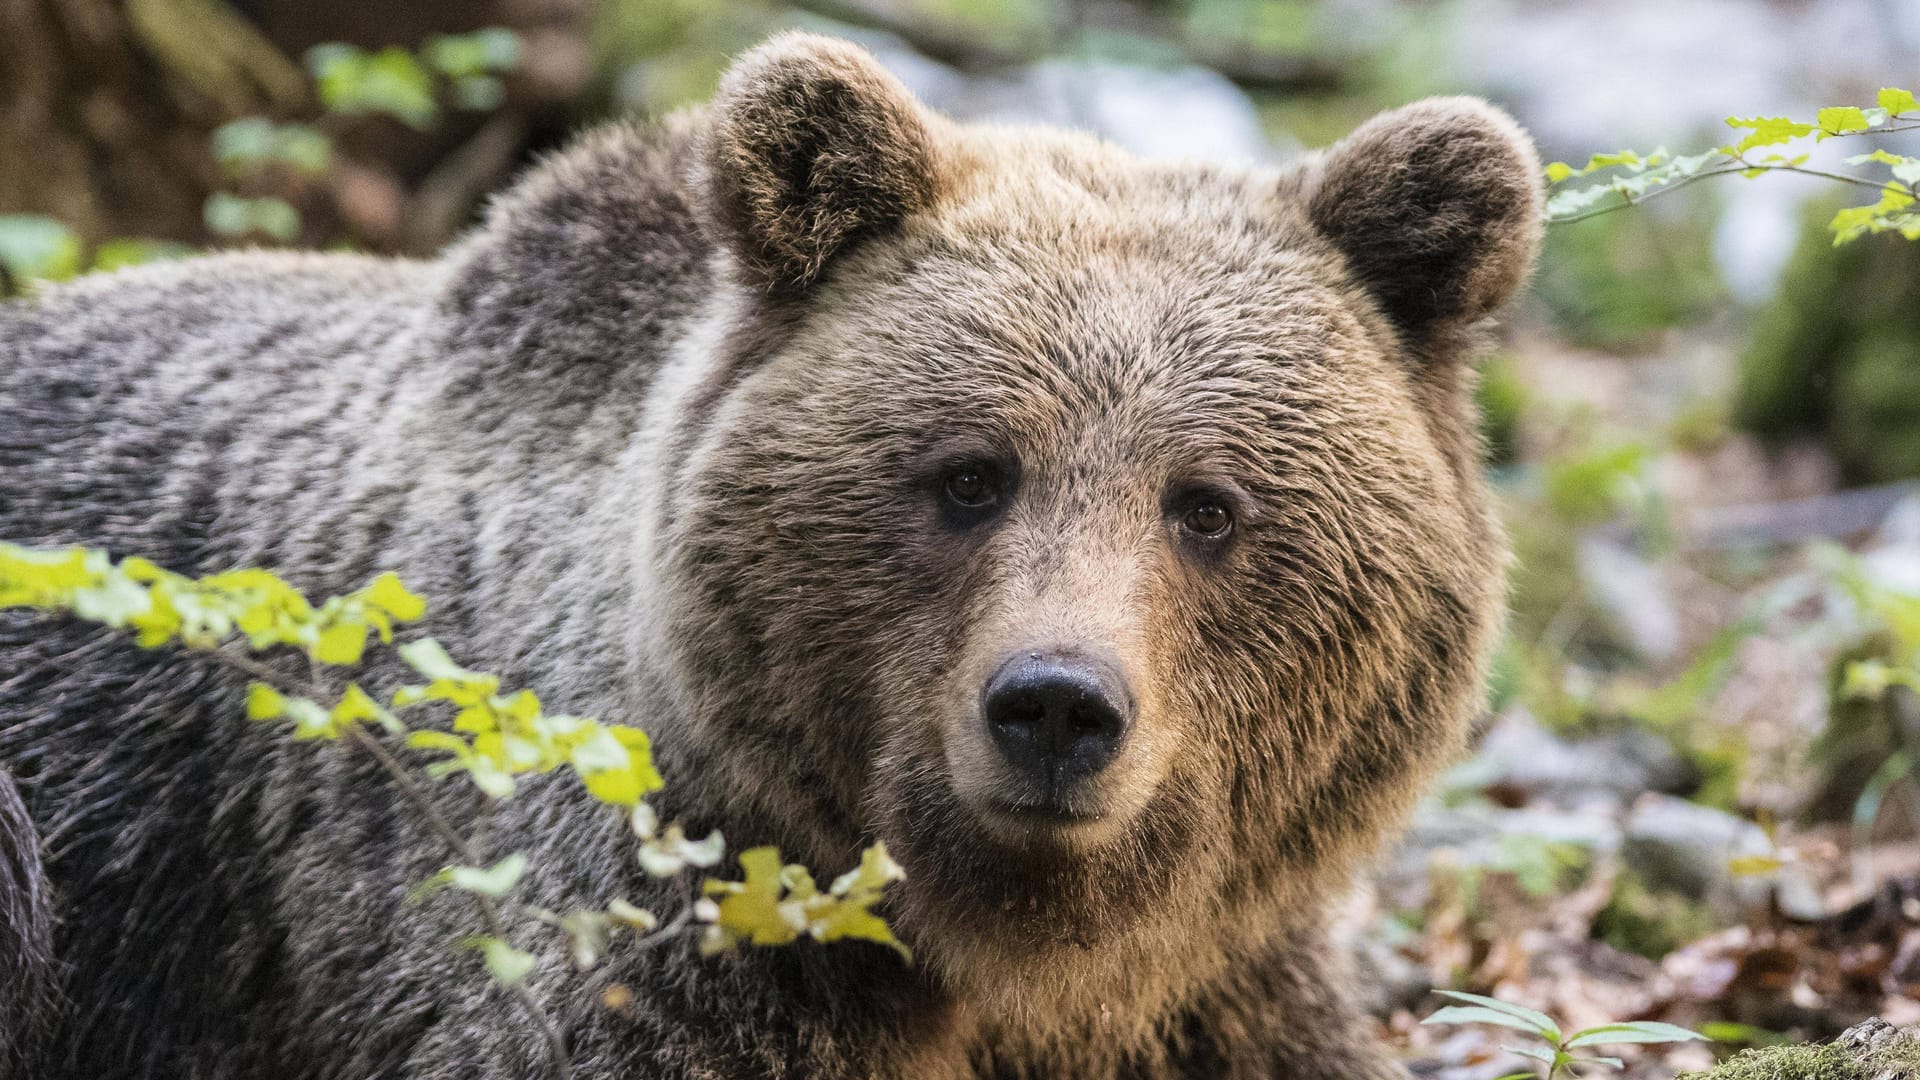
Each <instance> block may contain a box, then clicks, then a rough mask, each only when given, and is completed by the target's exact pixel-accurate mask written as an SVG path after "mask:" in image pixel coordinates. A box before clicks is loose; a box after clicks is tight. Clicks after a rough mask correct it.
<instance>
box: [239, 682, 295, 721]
mask: <svg viewBox="0 0 1920 1080" xmlns="http://www.w3.org/2000/svg"><path fill="white" fill-rule="evenodd" d="M286 712H287V699H286V698H284V697H282V696H280V691H278V690H275V689H274V688H273V687H271V686H268V685H267V684H266V683H262V682H257V683H252V684H249V685H248V687H247V719H249V720H273V719H276V718H278V717H281V716H285V715H286Z"/></svg>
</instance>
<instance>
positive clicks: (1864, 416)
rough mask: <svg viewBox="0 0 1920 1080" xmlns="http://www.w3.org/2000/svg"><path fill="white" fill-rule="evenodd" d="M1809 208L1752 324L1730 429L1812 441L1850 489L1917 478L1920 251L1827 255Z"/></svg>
mask: <svg viewBox="0 0 1920 1080" xmlns="http://www.w3.org/2000/svg"><path fill="white" fill-rule="evenodd" d="M1832 210H1833V207H1832V205H1831V204H1822V205H1820V206H1816V207H1815V208H1814V209H1813V210H1812V211H1811V212H1810V213H1809V214H1808V217H1807V221H1806V224H1805V231H1804V233H1803V235H1802V237H1801V240H1800V246H1799V247H1798V249H1796V251H1795V254H1794V257H1793V261H1792V262H1790V263H1789V264H1788V267H1787V270H1786V273H1785V275H1784V276H1783V278H1782V280H1781V283H1780V288H1779V292H1778V295H1777V298H1776V299H1775V300H1774V301H1773V302H1772V303H1771V304H1769V305H1768V306H1767V307H1765V308H1763V309H1762V310H1761V311H1760V312H1759V313H1758V314H1757V315H1756V316H1755V318H1754V324H1753V332H1752V335H1751V337H1750V338H1749V341H1748V344H1747V347H1746V349H1745V351H1744V352H1743V353H1742V355H1741V359H1740V374H1739V383H1738V386H1737V388H1736V392H1735V397H1734V408H1733V420H1734V423H1735V424H1736V425H1737V426H1739V427H1740V428H1742V429H1744V430H1747V431H1751V432H1753V433H1754V434H1756V435H1760V436H1762V437H1763V438H1767V439H1770V440H1783V439H1788V438H1793V437H1813V438H1816V439H1820V440H1822V441H1823V442H1825V444H1826V445H1827V446H1828V447H1829V448H1830V449H1831V450H1832V451H1833V454H1834V457H1835V459H1836V460H1837V461H1838V462H1839V464H1840V468H1841V472H1842V473H1843V474H1844V475H1845V476H1846V478H1847V479H1848V480H1850V481H1852V482H1855V483H1881V482H1886V481H1892V480H1899V479H1904V478H1906V477H1911V476H1920V366H1916V365H1915V364H1914V362H1913V358H1914V356H1915V355H1916V354H1920V308H1917V307H1916V306H1915V305H1914V304H1913V303H1912V293H1913V287H1914V283H1915V281H1920V244H1912V243H1905V242H1902V241H1899V240H1895V239H1890V238H1886V237H1868V238H1865V239H1862V240H1858V241H1855V242H1853V243H1851V244H1847V245H1845V246H1843V247H1840V248H1835V247H1833V244H1832V238H1831V234H1830V233H1829V232H1828V231H1827V228H1826V222H1827V219H1828V218H1829V217H1831V216H1832Z"/></svg>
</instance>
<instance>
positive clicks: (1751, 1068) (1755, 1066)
mask: <svg viewBox="0 0 1920 1080" xmlns="http://www.w3.org/2000/svg"><path fill="white" fill-rule="evenodd" d="M1915 1076H1920V1039H1915V1038H1914V1037H1913V1036H1912V1035H1911V1034H1907V1033H1902V1032H1899V1031H1896V1030H1895V1029H1894V1028H1892V1027H1890V1026H1889V1025H1887V1024H1886V1023H1884V1022H1882V1021H1878V1020H1871V1021H1868V1022H1867V1023H1865V1024H1862V1025H1860V1026H1859V1027H1857V1028H1854V1029H1853V1030H1851V1031H1849V1032H1847V1034H1845V1035H1842V1036H1841V1037H1840V1038H1839V1040H1838V1041H1836V1042H1832V1043H1826V1044H1823V1045H1818V1046H1774V1047H1767V1048H1765V1049H1760V1050H1747V1051H1743V1052H1742V1053H1740V1054H1738V1055H1736V1056H1734V1057H1732V1058H1729V1059H1727V1060H1726V1061H1723V1062H1721V1063H1720V1064H1718V1065H1716V1066H1714V1067H1713V1068H1712V1069H1709V1070H1707V1071H1706V1072H1695V1073H1686V1074H1683V1075H1682V1076H1681V1078H1680V1080H1911V1078H1912V1077H1915Z"/></svg>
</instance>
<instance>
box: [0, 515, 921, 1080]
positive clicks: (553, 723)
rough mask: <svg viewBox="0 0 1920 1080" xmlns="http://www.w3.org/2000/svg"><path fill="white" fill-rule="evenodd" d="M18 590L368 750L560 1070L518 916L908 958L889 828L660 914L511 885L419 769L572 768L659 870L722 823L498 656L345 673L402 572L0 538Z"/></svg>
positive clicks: (410, 617)
mask: <svg viewBox="0 0 1920 1080" xmlns="http://www.w3.org/2000/svg"><path fill="white" fill-rule="evenodd" d="M10 607H11V608H32V609H37V610H41V611H51V612H61V613H65V614H68V615H72V616H74V617H77V618H80V619H84V620H87V621H89V622H95V623H99V624H101V625H104V626H109V627H113V628H116V629H119V630H124V631H128V632H130V633H132V634H133V635H134V641H135V643H136V644H137V645H138V646H140V647H141V648H146V649H159V648H168V647H172V648H180V649H186V650H191V651H194V652H198V653H202V654H206V655H209V656H212V657H214V658H215V659H217V660H219V661H220V662H222V663H224V664H225V665H227V666H228V667H230V668H233V669H234V670H237V671H239V672H242V673H244V674H246V675H247V676H249V677H250V678H251V679H252V680H253V681H252V683H251V684H250V685H249V687H248V692H247V698H246V714H247V717H248V718H249V719H251V720H254V721H256V722H277V723H282V724H285V725H287V726H288V728H289V730H290V733H291V735H292V737H293V738H294V739H296V740H299V741H313V740H330V741H342V742H346V743H349V744H351V745H353V746H354V747H356V748H357V749H360V750H362V751H364V752H365V753H366V754H368V755H369V756H371V757H372V758H373V759H374V760H375V761H376V762H377V763H378V764H379V766H380V767H381V769H382V770H383V771H384V772H385V773H386V774H387V775H388V777H389V778H391V779H392V781H393V783H394V784H395V786H396V787H397V788H398V790H399V791H400V793H401V794H402V796H403V797H404V798H405V799H406V800H407V802H408V803H409V804H410V805H411V806H412V808H413V809H414V811H415V812H416V813H418V814H419V816H420V819H421V821H422V822H423V823H424V824H426V825H427V826H428V827H429V829H430V830H431V832H432V833H433V834H434V835H435V836H437V837H438V838H439V840H440V841H441V842H442V845H443V846H444V848H445V849H446V852H447V856H448V858H449V862H448V865H447V866H446V867H445V868H444V869H442V870H441V871H440V872H439V873H437V874H435V875H433V876H432V877H431V878H429V879H428V880H426V881H424V882H421V883H420V884H419V885H418V886H416V888H415V889H414V895H415V896H416V897H424V896H426V895H428V894H431V893H433V892H437V891H439V890H442V889H448V890H453V891H456V892H459V893H463V894H465V895H466V896H467V897H468V898H469V899H470V900H471V902H472V903H473V905H474V908H475V910H476V912H477V914H478V916H479V922H480V930H479V932H477V933H475V934H473V935H471V936H470V937H468V938H467V939H466V940H465V942H464V943H463V944H464V945H465V947H467V948H469V949H472V950H473V951H475V952H476V953H478V954H479V955H480V957H481V959H482V961H483V963H484V965H485V967H486V969H487V971H488V972H489V973H490V974H491V975H492V977H493V979H494V981H495V982H497V983H499V984H500V985H501V986H503V987H506V988H507V989H508V990H509V991H510V992H511V993H513V994H514V995H515V997H516V998H517V999H518V1001H519V1002H520V1004H521V1006H522V1008H523V1009H524V1011H525V1012H526V1013H527V1015H528V1017H529V1018H530V1020H532V1022H533V1023H534V1024H535V1026H536V1027H537V1028H538V1029H539V1031H540V1032H541V1034H542V1036H543V1037H544V1038H545V1040H546V1042H547V1044H548V1046H549V1047H550V1049H551V1051H552V1058H553V1067H554V1073H555V1075H557V1076H561V1077H565V1076H567V1075H569V1073H570V1063H569V1059H568V1056H567V1048H566V1044H565V1040H564V1037H563V1036H562V1035H561V1033H560V1031H559V1029H558V1028H557V1027H556V1026H555V1024H554V1023H553V1021H552V1019H551V1018H550V1017H548V1016H547V1015H546V1013H545V1012H544V1010H543V1009H542V1008H541V1007H540V1005H539V1003H538V1002H537V1001H536V999H535V998H534V997H533V995H532V994H531V993H530V992H529V991H528V989H527V987H526V979H527V976H528V975H529V974H530V973H531V972H532V971H533V970H534V969H535V968H536V966H537V965H538V963H539V961H538V958H537V957H536V956H535V954H534V953H533V952H532V951H530V950H528V949H525V948H522V947H521V945H518V944H515V940H516V937H519V938H522V939H524V936H525V935H524V933H519V932H518V931H519V930H523V929H524V927H525V925H526V924H529V923H531V924H536V925H543V926H547V927H550V928H553V929H557V930H559V931H560V932H561V933H562V934H564V935H565V936H566V938H567V940H568V952H569V955H570V956H571V957H572V958H573V960H574V962H575V964H576V965H577V966H578V967H580V968H582V969H585V968H590V967H592V966H593V965H594V964H596V963H597V962H598V960H599V959H600V958H601V957H602V956H603V955H604V954H605V952H606V950H607V948H608V946H609V944H610V942H611V941H612V939H614V938H615V937H616V936H620V935H627V936H630V937H632V938H633V941H634V944H635V945H636V946H637V947H645V946H650V945H652V944H656V943H658V942H661V941H664V940H667V939H669V938H673V937H676V936H679V935H681V934H683V933H687V932H691V931H694V930H698V931H700V933H701V939H700V948H701V951H703V952H708V953H711V952H718V951H721V950H725V949H730V948H734V947H735V946H737V945H739V944H740V943H742V942H746V943H751V944H754V945H783V944H787V943H789V942H793V941H796V940H798V939H800V938H802V937H810V938H813V939H815V940H817V941H822V942H830V941H839V940H844V939H859V940H865V941H872V942H877V943H880V944H884V945H888V946H890V947H892V948H894V949H895V950H896V951H898V952H899V953H900V954H901V956H902V957H903V958H905V959H911V957H910V954H909V953H908V952H907V949H906V947H905V946H904V945H902V944H901V943H900V942H899V941H898V940H896V939H895V938H894V936H893V933H892V931H891V930H890V929H889V928H888V927H887V924H886V922H885V921H884V920H883V919H881V918H880V916H878V915H876V914H874V913H873V911H872V908H873V905H874V904H875V903H877V902H878V901H879V900H880V898H881V895H882V891H883V890H884V889H885V887H886V886H887V885H888V884H890V883H892V882H894V881H897V880H899V879H900V877H901V870H900V867H899V866H898V865H897V864H896V863H894V861H893V860H892V859H891V858H889V857H888V855H887V851H886V848H885V846H884V845H881V844H875V845H874V846H873V847H871V848H869V849H868V850H867V852H866V853H865V855H864V856H863V857H862V858H861V861H860V865H859V866H858V867H856V868H855V869H853V870H851V871H849V872H847V873H846V874H843V875H841V876H840V877H839V878H837V879H835V880H834V882H833V883H832V884H831V885H830V886H829V887H828V888H826V889H824V890H822V889H820V888H818V887H817V886H815V885H814V882H813V878H812V876H811V875H810V874H809V873H808V872H807V870H806V869H805V868H804V867H801V866H796V865H785V864H783V863H782V862H781V859H780V856H779V852H778V851H777V850H776V849H774V848H771V847H759V848H752V849H749V850H747V851H744V852H742V853H741V854H740V856H739V862H740V865H741V868H742V870H743V871H744V872H745V878H744V880H742V881H737V882H733V881H712V880H709V881H708V882H707V883H706V884H705V886H704V889H703V891H704V894H705V896H704V898H703V899H701V900H699V901H698V902H696V903H694V904H691V905H689V906H688V907H687V908H685V909H684V910H682V911H681V912H680V913H679V914H678V915H676V916H675V917H673V918H672V919H670V920H667V921H665V922H664V923H663V922H662V920H661V919H660V918H659V917H658V916H657V915H656V914H655V913H654V912H651V911H647V910H645V909H642V908H640V907H638V906H637V905H634V904H632V903H631V902H629V901H626V900H623V899H617V898H616V899H613V900H611V901H609V902H607V903H606V904H605V905H604V907H602V908H599V909H591V910H578V911H569V912H564V913H562V912H554V911H551V910H548V909H545V908H541V907H538V906H535V905H532V904H527V903H521V902H519V901H516V900H514V898H513V897H514V892H515V889H516V887H517V886H518V884H519V882H520V880H521V879H522V877H523V875H524V874H525V872H526V869H527V866H528V859H527V856H526V854H525V853H523V852H510V853H507V854H505V855H504V856H498V857H496V856H495V855H493V854H491V853H489V852H488V851H486V850H485V848H484V845H483V844H482V843H481V842H480V841H479V840H477V839H476V838H475V837H474V836H470V835H468V834H467V833H464V832H462V831H460V829H459V828H457V827H456V826H455V824H454V823H453V821H452V820H451V819H450V818H448V817H447V816H446V814H444V813H443V812H442V811H441V809H440V807H439V804H438V803H437V801H436V800H435V798H434V796H433V794H432V791H431V785H430V784H429V783H427V782H423V780H424V781H433V780H439V779H443V778H446V777H450V776H456V775H459V776H464V777H465V778H466V779H467V780H468V781H470V782H471V783H472V784H473V785H474V786H475V787H477V788H478V789H479V790H480V791H481V792H482V793H484V794H485V795H486V796H487V797H488V798H489V799H492V800H503V799H507V798H511V797H512V796H513V794H514V793H515V791H516V790H517V787H518V784H519V780H520V778H522V777H526V776H529V775H537V774H543V773H551V772H556V771H560V770H566V771H569V772H571V773H572V774H573V776H574V777H575V778H576V779H577V780H578V781H579V783H580V784H581V785H582V787H584V788H585V790H586V791H587V793H588V794H590V795H591V796H593V798H594V799H596V800H598V801H599V802H601V803H603V804H606V805H607V806H608V807H609V808H610V809H609V816H610V820H611V821H618V822H620V823H622V824H623V826H624V827H625V828H627V829H629V830H631V832H632V833H633V835H634V837H635V840H636V841H637V843H636V850H635V857H636V859H637V861H638V862H639V865H640V867H641V868H642V870H644V871H645V872H646V873H648V874H650V875H652V876H654V877H661V878H666V877H673V876H676V875H678V874H680V873H682V872H683V871H684V870H686V869H687V868H688V867H702V868H704V867H711V866H714V865H716V864H718V863H719V861H720V859H721V856H722V854H723V853H724V852H725V849H726V847H725V841H724V839H723V838H722V837H721V835H720V834H719V833H718V832H715V833H711V834H709V835H708V836H707V837H705V838H704V839H701V840H691V839H689V838H688V837H687V836H686V834H685V832H684V830H683V829H682V827H681V826H679V825H677V824H669V825H666V826H665V827H662V825H661V823H660V822H659V820H658V818H657V817H656V816H655V814H654V811H653V809H652V807H650V806H649V805H648V804H647V802H646V796H648V795H649V794H651V793H653V792H654V791H657V790H659V789H660V788H661V787H662V785H663V781H662V779H661V777H660V774H659V773H658V772H657V771H656V770H655V769H654V766H653V758H652V754H651V751H650V744H649V741H648V738H647V735H646V733H645V732H644V731H642V730H640V729H639V728H636V727H631V726H628V725H624V724H609V723H603V722H601V721H598V720H594V719H590V718H588V717H582V716H565V715H555V714H551V713H548V712H546V711H545V710H544V709H543V708H542V706H541V704H540V699H539V698H538V697H536V696H535V695H534V693H533V692H532V691H530V690H524V689H523V690H511V691H509V690H506V689H504V688H503V687H502V685H501V680H500V678H499V676H497V675H491V674H487V673H484V672H477V671H471V670H468V669H466V668H463V667H461V666H459V665H458V664H457V663H455V662H454V660H453V658H452V657H451V656H449V655H448V653H447V651H446V650H445V649H444V648H442V647H441V645H440V644H439V642H437V641H435V640H434V639H432V638H430V637H419V638H415V639H414V640H412V641H409V642H407V643H405V644H401V645H398V646H397V647H395V648H394V651H395V652H396V653H397V654H398V657H399V659H400V660H401V661H402V662H403V663H404V664H405V665H406V667H407V668H409V669H411V671H412V672H413V673H414V674H416V675H418V676H419V677H420V679H421V680H423V681H422V682H419V683H416V684H413V685H408V686H402V687H400V688H399V689H397V690H396V691H394V692H393V694H392V695H391V696H390V697H389V698H388V700H386V701H381V700H380V699H378V698H376V697H374V696H373V695H372V694H370V693H368V692H367V691H366V690H365V689H364V688H363V687H362V686H361V685H360V684H359V683H358V682H355V681H351V680H350V679H348V678H347V676H349V675H350V674H352V671H353V669H356V668H359V667H361V666H362V665H363V664H364V663H365V661H366V658H367V655H368V652H369V650H370V649H373V648H375V647H387V646H393V645H394V642H395V635H396V631H397V629H398V628H400V627H403V626H406V625H409V624H413V623H417V622H419V621H420V620H421V619H423V618H424V617H425V615H426V611H427V602H426V601H425V600H424V599H423V598H421V597H419V596H417V595H415V594H414V593H413V592H411V591H409V590H408V589H407V588H406V587H405V586H404V585H403V584H401V582H400V580H399V578H397V577H395V576H394V575H393V574H390V573H388V574H381V575H379V576H378V577H376V578H374V579H373V580H372V581H371V582H369V583H368V584H367V585H366V586H365V587H364V588H361V589H358V590H355V591H353V592H350V593H345V594H342V595H339V596H335V597H331V598H329V599H328V600H326V601H324V602H323V603H320V604H317V605H316V604H313V603H311V602H310V601H309V600H308V599H307V598H306V597H305V596H304V595H302V594H301V593H300V592H299V591H298V590H296V589H294V588H293V587H292V586H290V585H288V584H287V583H286V582H285V581H283V580H281V579H280V578H278V577H276V576H275V575H273V574H271V573H269V572H267V571H265V570H255V569H246V570H233V571H227V572H224V573H217V574H211V575H208V576H206V577H201V578H191V577H186V576H183V575H180V574H176V573H173V572H171V571H168V570H164V569H162V568H160V567H159V566H156V565H155V564H153V563H152V562H149V561H148V560H145V559H141V558H137V557H136V558H127V559H123V560H121V561H119V562H117V563H116V562H114V561H113V560H112V559H111V558H110V557H109V556H108V555H107V554H106V553H105V552H102V551H97V550H91V549H86V548H68V549H64V550H58V551H44V550H35V549H31V548H24V547H18V546H15V545H11V544H3V543H0V609H4V608H10ZM376 643H377V645H376ZM289 661H292V663H289ZM436 711H437V712H439V713H441V714H442V715H444V714H446V713H448V712H450V713H451V714H452V719H451V723H450V724H449V725H446V726H439V725H432V726H429V725H425V724H421V723H419V722H418V721H416V720H415V719H414V718H415V717H418V716H424V715H427V714H430V713H432V712H436ZM403 750H404V751H408V752H411V753H413V754H417V755H421V756H424V757H425V758H426V759H427V760H426V762H425V764H424V765H423V766H419V767H410V766H409V764H408V763H406V762H405V761H403V759H402V757H401V754H400V753H399V752H397V751H403ZM416 773H418V774H421V775H416ZM516 918H517V922H516V921H514V920H515V919H516Z"/></svg>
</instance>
